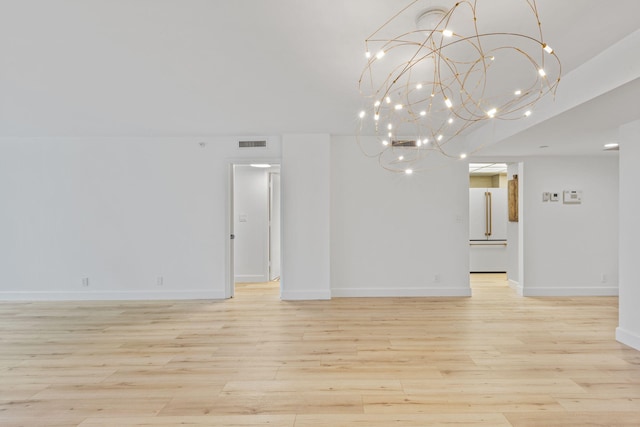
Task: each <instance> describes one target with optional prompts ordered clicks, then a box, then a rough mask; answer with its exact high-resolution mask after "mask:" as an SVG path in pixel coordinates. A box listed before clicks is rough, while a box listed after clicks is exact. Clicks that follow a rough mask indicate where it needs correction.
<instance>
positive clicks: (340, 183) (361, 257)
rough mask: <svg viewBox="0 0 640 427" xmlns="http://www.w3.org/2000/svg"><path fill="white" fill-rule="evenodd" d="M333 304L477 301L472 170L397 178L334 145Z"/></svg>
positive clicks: (343, 144) (342, 141)
mask: <svg viewBox="0 0 640 427" xmlns="http://www.w3.org/2000/svg"><path fill="white" fill-rule="evenodd" d="M331 148H332V150H331V151H332V152H331V170H332V173H331V285H332V295H333V296H344V297H373V296H470V295H471V289H470V287H469V210H468V209H469V167H468V164H467V163H466V162H463V161H448V162H446V163H445V164H444V165H442V167H440V168H435V169H433V170H429V171H424V172H416V173H414V174H413V175H410V176H408V175H405V174H394V173H391V172H388V171H386V170H384V169H382V168H381V167H380V165H379V164H378V162H377V160H376V159H375V158H367V157H366V156H365V155H364V154H363V153H362V152H361V151H360V149H359V148H358V144H357V142H356V139H355V138H354V137H333V138H332V144H331Z"/></svg>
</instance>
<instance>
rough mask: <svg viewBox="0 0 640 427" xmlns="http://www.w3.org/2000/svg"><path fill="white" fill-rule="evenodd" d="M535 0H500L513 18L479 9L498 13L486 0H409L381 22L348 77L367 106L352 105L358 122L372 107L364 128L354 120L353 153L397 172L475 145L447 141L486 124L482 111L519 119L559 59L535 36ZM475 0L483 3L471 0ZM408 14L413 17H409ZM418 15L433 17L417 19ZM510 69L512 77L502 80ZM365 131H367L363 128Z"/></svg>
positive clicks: (552, 86) (550, 91) (550, 86)
mask: <svg viewBox="0 0 640 427" xmlns="http://www.w3.org/2000/svg"><path fill="white" fill-rule="evenodd" d="M542 1H543V0H540V2H542ZM536 2H538V0H510V4H511V3H513V8H514V9H513V11H514V12H517V15H514V16H518V22H517V23H516V25H512V23H510V22H506V25H505V22H503V20H501V19H495V18H492V17H491V16H487V15H490V14H491V13H492V12H495V13H493V14H495V15H498V16H499V10H495V7H494V8H493V9H494V10H493V11H492V10H491V7H490V6H491V0H473V1H470V0H469V1H467V0H465V1H456V2H450V4H449V6H447V7H446V8H440V7H437V8H436V7H433V5H432V3H433V0H412V2H410V3H411V7H406V8H404V9H402V10H400V11H399V12H397V13H395V14H393V15H391V17H390V18H387V19H386V20H384V21H382V22H384V23H383V25H382V26H379V27H378V29H377V30H375V31H374V32H373V33H372V34H371V35H370V36H369V37H368V38H367V39H365V41H364V42H365V43H364V50H365V55H366V56H367V58H369V59H368V60H367V61H365V66H364V69H363V71H362V73H361V74H360V78H359V80H358V89H359V90H360V92H361V93H362V95H363V97H365V99H366V101H365V104H364V105H366V106H368V107H366V108H364V109H363V110H364V113H365V114H364V115H362V112H360V111H359V110H356V112H359V113H360V114H361V116H360V117H361V118H362V119H367V121H368V119H369V115H370V114H371V116H373V120H372V121H373V126H371V128H367V127H365V126H360V127H358V134H357V140H358V144H359V145H360V148H361V149H362V151H363V153H364V154H365V155H366V156H368V157H378V159H379V163H380V165H381V166H382V167H383V168H384V169H386V170H389V171H392V172H398V173H406V171H407V167H408V165H409V163H410V165H411V166H410V167H411V171H412V172H414V173H415V172H418V171H419V170H421V169H424V168H429V167H431V166H432V165H436V164H437V163H433V162H431V161H430V160H429V159H430V158H432V157H438V156H441V157H442V158H445V159H450V160H458V159H460V158H465V157H466V156H469V157H471V156H472V155H474V153H475V152H476V151H477V150H480V149H481V148H482V147H481V146H479V147H477V148H474V150H473V151H471V150H469V151H468V152H466V153H464V154H462V155H461V153H460V151H458V150H455V149H454V148H453V147H455V146H458V144H456V142H457V139H458V138H460V137H461V136H464V135H466V134H468V132H469V130H470V129H473V128H474V127H481V126H485V125H487V126H490V125H489V124H488V123H487V121H488V120H494V119H495V120H498V119H506V120H512V119H523V120H524V119H526V117H529V116H530V115H531V114H532V111H533V109H534V108H535V105H536V103H538V102H539V101H540V100H541V99H542V98H543V97H546V96H548V95H551V96H553V95H555V94H556V91H557V87H558V84H559V82H560V80H561V77H562V65H561V63H560V60H559V58H558V56H557V55H556V51H555V50H554V49H553V48H551V47H550V46H549V45H548V44H547V43H545V42H544V41H543V40H544V36H543V31H542V23H541V22H540V21H541V20H540V17H539V15H538V8H537V7H536ZM483 3H486V7H487V9H482V7H483V6H478V5H480V4H483ZM414 4H415V5H414ZM517 8H519V9H517ZM478 10H483V14H478ZM484 11H487V12H486V14H484ZM413 13H418V16H417V19H411V18H412V17H411V16H409V15H410V14H413ZM424 16H429V17H430V19H431V18H433V19H431V21H429V23H427V22H426V21H425V19H423V18H424ZM413 18H416V17H415V15H414V16H413ZM436 18H437V19H436ZM427 24H429V25H427ZM454 26H455V32H454V29H453V27H454ZM416 29H417V30H416ZM503 52H504V53H505V54H502V53H503ZM386 53H389V55H386ZM356 55H357V52H356ZM498 55H500V60H499V61H498V60H497V59H496V58H497V56H498ZM383 56H384V58H383V59H384V61H382V60H381V61H378V59H380V58H382V57H383ZM510 76H518V78H517V80H513V82H514V83H512V84H509V83H508V82H509V81H511V80H510V78H507V77H510ZM429 95H430V96H429ZM372 107H373V108H372ZM381 118H382V119H383V120H382V122H381V121H380V120H381ZM362 123H363V124H364V123H365V122H364V120H363V122H362ZM390 123H393V126H392V128H389V127H388V125H389V124H390ZM385 131H386V132H385ZM369 132H375V135H376V136H377V138H376V139H371V138H367V137H365V135H366V136H368V135H369ZM445 133H446V136H445V135H444V134H445ZM399 134H402V138H401V140H398V141H397V142H396V141H395V140H394V139H398V138H399ZM387 135H388V136H387ZM421 135H428V136H429V138H428V139H427V138H425V137H423V136H421ZM383 140H384V141H386V143H384V142H383V143H382V144H381V141H383ZM449 142H453V144H449ZM389 148H391V149H393V150H394V151H395V150H396V148H397V149H398V151H400V150H402V151H400V152H402V153H403V154H404V153H409V152H410V151H406V150H407V149H409V150H411V149H413V150H414V152H412V153H414V154H412V155H411V157H408V158H407V160H404V161H403V162H399V161H398V155H399V154H400V153H399V152H396V153H395V155H391V156H390V157H388V156H387V155H388V154H390V153H387V155H385V156H382V155H381V154H382V153H383V152H385V151H386V150H387V149H389ZM415 150H417V151H415ZM376 153H377V154H378V156H376ZM407 155H408V154H407ZM414 155H415V157H414ZM405 157H407V156H405ZM403 166H404V167H403Z"/></svg>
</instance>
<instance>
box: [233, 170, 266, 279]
mask: <svg viewBox="0 0 640 427" xmlns="http://www.w3.org/2000/svg"><path fill="white" fill-rule="evenodd" d="M269 171H270V168H268V169H267V168H265V169H262V168H253V167H251V166H249V165H236V166H235V173H234V181H233V188H234V198H233V202H234V219H233V221H234V228H233V231H234V234H235V242H234V246H235V256H234V259H235V271H234V273H235V281H236V282H266V281H268V280H269V279H268V268H269V265H268V258H269V252H268V239H269V229H268V227H269Z"/></svg>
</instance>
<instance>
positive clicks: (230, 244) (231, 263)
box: [225, 165, 236, 298]
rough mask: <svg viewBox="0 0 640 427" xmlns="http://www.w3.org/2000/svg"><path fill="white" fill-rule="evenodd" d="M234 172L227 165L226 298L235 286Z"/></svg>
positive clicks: (230, 296) (231, 295)
mask: <svg viewBox="0 0 640 427" xmlns="http://www.w3.org/2000/svg"><path fill="white" fill-rule="evenodd" d="M234 174H235V165H229V189H228V191H229V195H228V199H227V206H228V207H229V209H228V215H229V217H228V218H227V230H228V235H227V260H228V262H227V289H226V292H225V294H226V295H225V296H226V297H227V298H233V295H234V293H235V288H236V272H235V245H234V239H235V235H234V228H235V227H234V225H233V220H234V209H233V203H234V197H233V192H234V191H235V190H234V186H233V178H234Z"/></svg>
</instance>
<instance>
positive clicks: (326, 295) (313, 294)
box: [280, 290, 331, 301]
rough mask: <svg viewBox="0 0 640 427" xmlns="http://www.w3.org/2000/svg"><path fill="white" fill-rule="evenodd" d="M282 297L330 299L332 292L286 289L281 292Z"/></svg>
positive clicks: (296, 299)
mask: <svg viewBox="0 0 640 427" xmlns="http://www.w3.org/2000/svg"><path fill="white" fill-rule="evenodd" d="M280 299H281V300H283V301H310V300H329V299H331V292H329V291H286V290H282V291H281V292H280Z"/></svg>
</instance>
